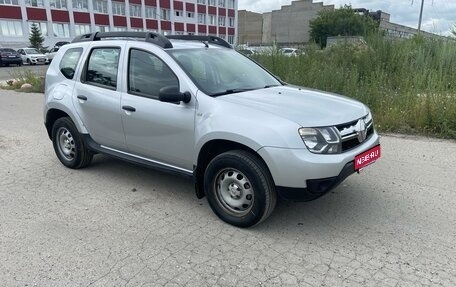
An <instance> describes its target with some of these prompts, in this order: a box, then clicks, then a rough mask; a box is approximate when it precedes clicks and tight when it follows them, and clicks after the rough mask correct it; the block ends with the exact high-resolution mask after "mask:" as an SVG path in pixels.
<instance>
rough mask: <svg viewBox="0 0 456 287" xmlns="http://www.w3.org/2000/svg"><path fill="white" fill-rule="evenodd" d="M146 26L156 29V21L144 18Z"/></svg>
mask: <svg viewBox="0 0 456 287" xmlns="http://www.w3.org/2000/svg"><path fill="white" fill-rule="evenodd" d="M146 28H147V29H151V30H158V21H157V20H151V19H146Z"/></svg>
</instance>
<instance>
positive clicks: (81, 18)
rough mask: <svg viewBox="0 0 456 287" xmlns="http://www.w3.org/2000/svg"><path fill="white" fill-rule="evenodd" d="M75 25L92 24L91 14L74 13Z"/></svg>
mask: <svg viewBox="0 0 456 287" xmlns="http://www.w3.org/2000/svg"><path fill="white" fill-rule="evenodd" d="M73 17H74V23H85V24H90V14H89V13H84V12H73Z"/></svg>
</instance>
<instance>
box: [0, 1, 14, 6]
mask: <svg viewBox="0 0 456 287" xmlns="http://www.w3.org/2000/svg"><path fill="white" fill-rule="evenodd" d="M0 4H1V5H19V1H18V0H0Z"/></svg>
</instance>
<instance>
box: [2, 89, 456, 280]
mask: <svg viewBox="0 0 456 287" xmlns="http://www.w3.org/2000/svg"><path fill="white" fill-rule="evenodd" d="M42 101H43V96H42V95H40V94H20V93H15V92H5V91H0V282H1V283H0V285H2V286H260V285H261V286H452V287H453V286H456V249H455V248H456V247H455V246H456V245H455V238H456V236H455V235H456V209H455V206H456V194H455V193H456V187H455V186H456V143H455V142H453V141H443V140H435V139H426V138H413V137H412V138H410V137H406V138H404V137H401V136H384V137H383V138H382V144H383V158H382V159H381V160H380V161H379V162H377V163H376V164H374V165H372V166H370V167H369V168H368V169H366V170H365V172H364V173H362V174H361V175H354V176H352V177H350V178H349V179H347V180H346V181H345V182H344V184H343V185H342V186H340V187H339V188H337V189H336V190H335V191H334V192H333V193H330V194H328V195H327V196H325V197H323V198H321V199H319V200H317V201H314V202H309V203H283V202H282V203H279V206H278V207H277V209H276V210H275V212H274V213H273V215H272V217H270V218H269V219H268V220H267V221H266V222H265V223H263V224H261V225H260V226H257V227H255V228H251V229H238V228H235V227H232V226H229V225H227V224H224V223H223V222H221V221H220V220H218V219H217V218H216V216H215V215H214V214H213V213H212V212H211V210H210V208H209V206H208V204H207V203H206V201H205V200H198V199H196V197H195V196H194V194H193V187H192V184H191V182H188V181H186V180H183V179H180V178H176V177H172V176H170V175H167V174H163V173H160V172H156V171H152V170H147V169H143V168H140V167H137V166H133V165H130V164H127V163H124V162H121V161H118V160H114V159H110V158H107V157H104V156H97V157H96V159H95V161H94V164H93V165H92V166H90V167H89V168H87V169H84V170H79V171H74V170H70V169H66V168H64V167H63V166H62V165H61V164H60V163H59V162H58V160H57V158H56V157H55V156H54V153H53V150H52V145H51V142H50V141H49V140H48V139H47V138H46V134H45V130H44V127H43V125H42V119H41V104H42Z"/></svg>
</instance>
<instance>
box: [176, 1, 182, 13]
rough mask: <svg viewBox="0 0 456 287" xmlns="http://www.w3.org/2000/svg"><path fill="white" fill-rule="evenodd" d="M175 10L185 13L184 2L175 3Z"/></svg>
mask: <svg viewBox="0 0 456 287" xmlns="http://www.w3.org/2000/svg"><path fill="white" fill-rule="evenodd" d="M174 10H181V11H184V2H182V1H174Z"/></svg>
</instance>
